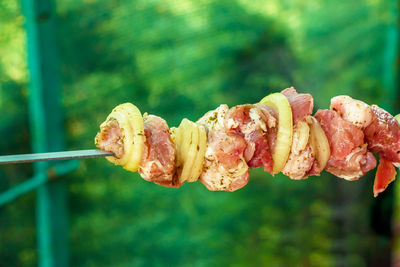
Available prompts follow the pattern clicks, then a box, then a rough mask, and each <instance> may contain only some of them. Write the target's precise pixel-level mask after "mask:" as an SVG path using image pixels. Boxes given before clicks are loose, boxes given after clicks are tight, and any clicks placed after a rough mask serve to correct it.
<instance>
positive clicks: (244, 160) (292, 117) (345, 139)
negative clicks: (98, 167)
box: [95, 88, 400, 197]
mask: <svg viewBox="0 0 400 267" xmlns="http://www.w3.org/2000/svg"><path fill="white" fill-rule="evenodd" d="M313 107H314V104H313V98H312V96H311V95H310V94H299V93H297V92H296V90H295V89H294V88H287V89H285V90H283V91H282V92H280V93H274V94H270V95H268V96H266V97H265V98H263V99H262V100H261V101H260V102H259V103H257V104H245V105H238V106H234V107H232V108H229V107H228V106H227V105H224V104H223V105H220V106H219V107H218V108H216V109H215V110H212V111H209V112H207V113H206V114H205V115H204V116H203V117H201V118H200V119H198V120H197V121H196V122H192V121H190V120H188V119H183V120H182V122H181V123H180V125H179V127H176V128H175V127H172V128H171V129H170V128H169V127H168V125H167V123H166V121H165V120H163V119H162V118H160V117H158V116H155V115H148V114H147V113H144V114H143V115H142V113H141V112H140V111H139V109H138V108H137V107H136V106H134V105H133V104H131V103H125V104H121V105H118V106H117V107H115V108H114V109H113V110H112V112H111V113H110V114H109V115H108V117H107V119H106V120H105V121H104V122H103V123H102V124H101V125H100V131H99V132H98V134H97V135H96V137H95V144H96V146H97V147H98V148H100V149H102V150H104V151H108V152H110V153H113V156H108V157H106V159H107V160H109V161H110V162H112V163H114V164H115V165H121V166H122V167H123V168H125V169H126V170H128V171H133V172H136V171H137V172H139V174H140V175H141V177H142V178H143V179H145V180H147V181H150V182H154V183H156V184H159V185H162V186H167V187H175V188H177V187H180V186H181V185H182V184H183V183H184V182H195V181H197V180H199V181H200V182H201V183H203V184H204V185H205V186H206V187H207V189H209V190H212V191H235V190H238V189H240V188H242V187H243V186H245V185H246V184H247V183H248V181H249V169H250V168H258V167H262V168H263V169H264V171H266V172H268V173H270V174H272V175H274V174H277V173H279V172H282V173H283V174H285V175H286V176H288V177H290V178H291V179H294V180H300V179H306V178H307V177H308V176H319V175H320V173H321V172H322V171H323V170H326V171H327V172H330V173H332V174H333V175H335V176H337V177H340V178H343V179H346V180H348V181H354V180H358V179H359V178H361V177H362V176H364V175H365V174H366V173H367V172H368V171H370V170H372V169H375V167H376V166H377V160H376V158H375V156H374V154H375V155H377V156H378V157H379V165H378V169H377V171H376V175H375V181H374V186H373V194H374V196H375V197H376V196H377V195H378V194H379V193H381V192H383V191H384V190H385V189H386V188H387V186H388V185H389V183H391V182H392V181H393V180H394V179H395V177H396V169H395V167H397V168H399V167H400V123H399V121H400V116H399V115H400V114H399V115H397V116H396V118H397V120H396V118H395V117H393V116H392V115H390V114H389V113H388V112H386V111H385V110H383V109H381V108H380V107H378V106H376V105H371V106H370V105H367V104H366V103H364V102H362V101H359V100H356V99H353V98H351V97H349V96H344V95H342V96H336V97H334V98H332V99H331V105H330V109H329V110H318V111H317V112H316V113H315V114H314V115H312V111H313ZM373 153H374V154H373Z"/></svg>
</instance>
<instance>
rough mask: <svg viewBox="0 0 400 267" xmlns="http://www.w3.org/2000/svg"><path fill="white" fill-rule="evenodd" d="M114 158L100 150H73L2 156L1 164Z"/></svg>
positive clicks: (112, 154)
mask: <svg viewBox="0 0 400 267" xmlns="http://www.w3.org/2000/svg"><path fill="white" fill-rule="evenodd" d="M107 156H114V153H112V152H107V151H104V150H100V149H87V150H73V151H61V152H48V153H33V154H20V155H7V156H0V164H14V163H28V162H35V161H47V160H68V159H84V158H98V157H107Z"/></svg>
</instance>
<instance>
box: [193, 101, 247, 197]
mask: <svg viewBox="0 0 400 267" xmlns="http://www.w3.org/2000/svg"><path fill="white" fill-rule="evenodd" d="M227 112H228V106H227V105H221V106H219V107H218V108H217V109H215V110H213V111H210V112H208V113H206V114H205V115H204V116H203V117H202V118H200V119H199V121H198V123H200V124H203V125H204V126H205V127H206V129H207V150H206V154H205V161H204V165H203V172H202V174H201V176H200V178H199V180H200V182H202V183H203V184H204V185H205V186H206V187H207V188H208V189H209V190H212V191H214V190H222V191H235V190H237V189H239V188H241V187H243V186H245V185H246V184H247V183H248V179H249V172H248V166H247V163H246V161H245V159H244V151H245V149H246V147H247V143H246V141H245V139H244V138H243V137H242V136H241V135H239V134H238V133H236V132H235V131H233V130H228V129H226V127H225V123H226V121H225V119H226V114H227Z"/></svg>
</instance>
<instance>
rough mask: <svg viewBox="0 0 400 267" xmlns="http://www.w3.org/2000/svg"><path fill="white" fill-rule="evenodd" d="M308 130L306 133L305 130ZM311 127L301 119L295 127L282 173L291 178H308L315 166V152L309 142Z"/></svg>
mask: <svg viewBox="0 0 400 267" xmlns="http://www.w3.org/2000/svg"><path fill="white" fill-rule="evenodd" d="M305 129H306V131H308V133H305V132H304V130H305ZM309 131H310V128H309V127H308V125H307V123H306V122H305V121H299V122H298V123H296V125H295V127H294V128H293V142H292V147H291V151H290V155H289V159H288V161H287V162H286V165H285V167H284V168H283V170H282V173H283V174H285V175H286V176H289V177H290V178H291V179H294V180H300V179H304V178H307V176H308V175H307V174H308V172H309V171H310V169H311V167H312V166H313V163H314V160H315V153H314V150H313V148H312V147H311V145H310V142H309V136H310V133H309Z"/></svg>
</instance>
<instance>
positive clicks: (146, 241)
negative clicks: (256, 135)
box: [0, 0, 388, 266]
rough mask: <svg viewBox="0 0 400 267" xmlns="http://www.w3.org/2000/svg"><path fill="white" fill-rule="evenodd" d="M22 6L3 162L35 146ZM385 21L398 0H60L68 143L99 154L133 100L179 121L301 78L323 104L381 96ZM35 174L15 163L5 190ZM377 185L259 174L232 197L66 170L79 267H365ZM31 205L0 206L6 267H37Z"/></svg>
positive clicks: (13, 17)
mask: <svg viewBox="0 0 400 267" xmlns="http://www.w3.org/2000/svg"><path fill="white" fill-rule="evenodd" d="M14 2H15V1H12V0H5V1H4V7H6V8H3V6H2V8H0V109H1V110H2V111H3V116H2V122H1V123H0V132H1V133H2V135H3V136H7V138H3V139H0V151H1V154H6V153H22V152H27V151H28V150H29V149H28V148H29V146H30V144H29V135H28V119H27V115H28V114H27V101H26V81H25V79H26V69H25V68H26V63H25V61H24V60H21V59H24V58H25V54H24V52H23V51H24V49H25V47H24V46H25V39H24V38H25V37H24V29H23V25H22V22H23V19H22V16H21V14H20V8H19V6H17V5H15V4H14ZM2 4H3V3H2ZM385 12H386V4H385V2H384V1H366V0H353V1H341V2H337V1H334V0H328V1H323V2H321V1H301V0H296V1H288V0H284V1H278V0H274V1H261V0H257V1H256V0H255V1H245V0H240V1H232V0H229V1H228V0H220V1H194V0H179V1H172V0H168V1H158V0H153V1H145V0H136V1H128V0H121V1H100V0H93V1H86V2H85V4H83V3H82V2H81V1H76V0H68V1H57V14H58V15H57V29H58V31H57V33H58V35H57V38H58V42H59V46H60V58H61V66H60V70H61V74H62V87H63V105H64V111H65V118H66V120H65V127H66V132H67V134H66V138H67V140H66V142H67V148H68V149H71V150H72V149H84V148H91V147H93V146H94V144H93V139H94V136H95V134H96V132H97V131H98V127H99V124H100V123H101V122H102V121H103V120H104V119H105V117H106V116H107V114H108V113H109V112H110V111H111V110H112V108H113V107H114V106H116V105H118V104H120V103H123V102H132V103H134V104H135V105H137V106H138V107H139V108H140V109H141V110H142V112H145V111H146V112H148V113H152V114H156V115H159V116H161V117H163V118H165V119H166V120H167V122H168V124H169V125H170V126H176V125H178V124H179V122H180V120H181V119H182V118H184V117H187V118H189V119H192V120H195V119H197V118H198V117H200V116H202V115H203V114H204V113H205V112H206V111H208V110H210V109H214V108H215V107H217V106H218V105H219V104H221V103H227V104H228V105H237V104H242V103H254V102H257V101H258V100H260V99H261V98H262V97H264V96H265V95H267V94H268V93H270V92H275V91H280V90H282V89H284V88H285V87H288V86H292V85H294V86H295V87H297V88H298V89H299V91H302V92H311V93H312V94H313V96H314V99H315V104H316V106H318V107H320V108H328V106H329V99H330V97H332V96H334V95H338V94H350V95H352V96H354V97H357V98H359V99H362V100H365V101H368V102H369V103H379V101H381V99H382V98H383V97H384V95H383V93H382V90H381V89H382V88H383V85H382V81H381V77H382V76H381V75H382V73H381V69H382V65H383V60H382V58H383V53H384V48H385V40H386V39H385V29H386V26H387V23H386V21H385V14H386V13H385ZM15 22H17V23H15ZM13 62H17V63H18V64H13ZM11 65H12V67H11ZM5 110H7V112H4V111H5ZM30 174H31V170H30V166H25V165H24V166H22V167H21V166H18V167H12V166H11V167H1V168H0V176H1V177H5V178H4V179H2V180H1V181H0V190H2V191H4V190H6V189H7V188H10V187H11V186H12V185H14V184H16V183H18V182H20V181H22V180H24V179H26V177H29V175H30ZM372 176H373V174H371V175H369V176H367V177H365V178H364V179H363V180H361V181H359V182H353V183H349V182H346V181H343V180H341V179H337V178H334V177H332V176H331V175H329V174H326V173H324V174H323V175H322V176H321V177H311V178H309V179H307V180H305V181H293V180H290V179H289V178H287V177H285V176H283V175H277V176H276V177H271V176H270V175H269V174H267V173H265V172H263V171H262V170H253V171H252V172H251V180H250V182H249V184H248V185H247V186H246V187H245V188H243V189H241V190H239V191H237V192H234V193H226V192H210V191H208V190H206V189H205V187H204V186H203V185H202V184H200V183H193V184H185V185H184V186H182V187H181V188H180V189H170V188H163V187H160V186H157V185H154V184H151V183H148V182H146V181H144V180H143V179H141V178H140V176H139V175H138V174H137V173H129V172H127V171H125V170H123V169H122V168H120V167H115V166H113V165H111V164H110V163H108V162H107V161H105V160H103V159H89V160H82V161H81V165H80V168H79V169H78V170H76V171H75V172H73V173H71V174H68V175H67V177H66V179H67V181H68V189H69V192H70V196H69V206H70V240H71V241H70V245H71V265H72V266H165V265H167V266H193V265H195V266H226V265H234V266H264V265H268V266H333V265H346V266H363V265H367V264H368V263H371V262H373V261H374V259H375V258H376V255H377V254H378V253H379V252H380V251H382V249H384V248H387V244H388V239H387V238H386V237H384V236H383V237H382V236H381V237H380V240H382V242H375V240H376V238H377V237H378V235H377V234H376V233H374V232H373V231H374V229H373V228H371V225H370V218H371V216H372V215H371V210H372V209H371V207H372V206H373V202H372V200H371V196H372V193H371V188H372V185H371V183H372ZM33 196H34V195H33V194H29V195H27V196H25V197H23V198H21V199H18V200H17V201H15V202H13V203H11V204H9V205H7V206H4V207H0V265H8V266H35V265H36V261H37V252H36V250H35V229H34V212H33V211H34V207H33V206H34V205H33V202H34V197H33ZM360 240H362V242H360Z"/></svg>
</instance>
